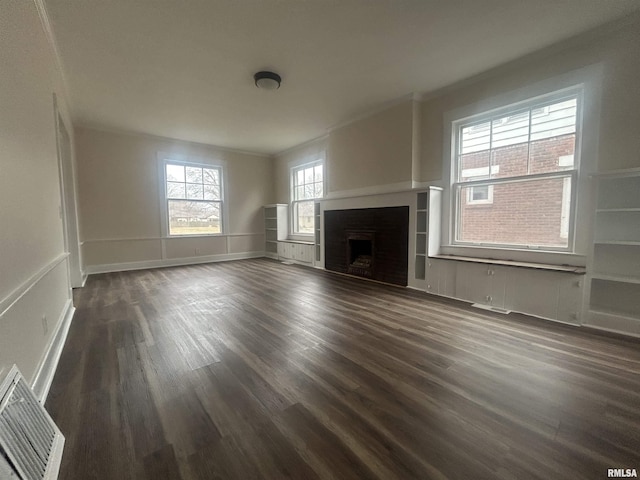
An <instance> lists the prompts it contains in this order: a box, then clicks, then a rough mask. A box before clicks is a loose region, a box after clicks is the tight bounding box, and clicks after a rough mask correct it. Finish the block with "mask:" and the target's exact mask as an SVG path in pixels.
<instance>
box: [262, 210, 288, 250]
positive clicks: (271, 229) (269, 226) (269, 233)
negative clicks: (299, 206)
mask: <svg viewBox="0 0 640 480" xmlns="http://www.w3.org/2000/svg"><path fill="white" fill-rule="evenodd" d="M286 238H287V205H286V204H282V203H277V204H273V205H265V206H264V239H265V245H264V250H265V254H266V256H267V257H270V258H278V241H279V240H286Z"/></svg>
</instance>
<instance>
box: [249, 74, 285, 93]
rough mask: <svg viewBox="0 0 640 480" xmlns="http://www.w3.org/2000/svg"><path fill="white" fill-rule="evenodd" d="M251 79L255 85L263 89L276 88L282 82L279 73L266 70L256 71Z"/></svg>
mask: <svg viewBox="0 0 640 480" xmlns="http://www.w3.org/2000/svg"><path fill="white" fill-rule="evenodd" d="M253 79H254V80H255V82H256V87H258V88H264V89H265V90H277V89H279V88H280V83H281V82H282V78H280V75H278V74H277V73H273V72H266V71H263V72H258V73H256V74H255V75H254V76H253Z"/></svg>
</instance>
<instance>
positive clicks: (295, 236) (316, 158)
mask: <svg viewBox="0 0 640 480" xmlns="http://www.w3.org/2000/svg"><path fill="white" fill-rule="evenodd" d="M315 165H322V197H321V198H324V197H325V196H326V194H327V168H326V161H325V153H324V151H322V152H319V153H318V154H317V155H309V156H305V157H304V158H302V159H298V160H294V161H292V162H289V239H291V240H300V241H309V240H310V239H313V238H314V237H315V232H314V233H296V232H294V225H295V218H294V212H295V204H296V203H298V201H294V191H293V189H294V182H293V173H294V172H295V171H296V170H299V169H303V168H308V167H310V166H315ZM321 198H320V199H321ZM311 200H313V201H318V200H319V199H318V198H316V199H309V200H302V201H305V202H306V201H311Z"/></svg>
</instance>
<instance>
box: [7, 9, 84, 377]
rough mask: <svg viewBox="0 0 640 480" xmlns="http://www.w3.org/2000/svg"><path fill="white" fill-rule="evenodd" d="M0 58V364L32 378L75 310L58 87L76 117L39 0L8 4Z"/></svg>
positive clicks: (64, 110) (64, 111) (64, 109)
mask: <svg viewBox="0 0 640 480" xmlns="http://www.w3.org/2000/svg"><path fill="white" fill-rule="evenodd" d="M0 65H2V67H1V68H0V112H1V113H0V371H6V370H7V369H8V367H10V366H11V365H12V364H13V363H17V365H18V367H19V368H20V370H21V371H22V373H23V375H25V377H26V378H27V379H28V380H31V381H33V380H34V379H35V376H36V373H37V372H38V370H39V367H40V366H41V365H42V362H43V360H44V358H45V355H46V353H47V351H48V349H49V347H50V345H51V342H52V339H53V338H54V335H55V333H56V332H57V329H58V327H59V326H61V325H62V322H63V320H64V318H65V315H66V314H67V313H68V312H70V311H71V310H70V308H71V291H70V288H69V283H68V273H67V272H68V259H67V257H66V255H65V254H64V245H63V238H64V237H63V230H62V228H63V227H62V219H61V216H60V213H59V209H60V205H61V195H60V187H59V180H58V158H57V146H56V129H55V116H54V106H53V94H54V93H56V94H57V97H58V108H59V109H60V113H61V115H62V117H63V119H64V121H65V122H66V124H67V125H68V126H69V125H71V122H70V121H69V113H68V110H67V107H66V104H65V98H64V89H63V86H62V85H63V84H62V79H61V75H60V72H59V71H58V70H57V68H56V66H57V64H56V61H55V55H54V51H53V49H52V47H51V44H50V43H49V41H48V36H47V34H46V31H45V28H44V26H43V23H42V20H41V17H40V15H39V12H38V8H37V6H36V2H34V1H26V0H25V1H18V2H3V3H2V7H1V8H0ZM69 133H70V134H71V135H73V132H69ZM43 316H44V317H46V323H47V326H46V328H44V327H43V320H42V319H43ZM1 375H2V374H1V373H0V376H1Z"/></svg>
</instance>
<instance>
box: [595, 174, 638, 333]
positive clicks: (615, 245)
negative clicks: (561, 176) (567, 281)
mask: <svg viewBox="0 0 640 480" xmlns="http://www.w3.org/2000/svg"><path fill="white" fill-rule="evenodd" d="M596 181H597V190H598V200H597V207H596V218H595V231H594V246H593V255H592V264H591V268H590V275H589V281H590V289H589V311H588V318H587V323H588V324H589V325H591V326H594V327H598V328H602V329H606V330H613V331H620V332H625V333H630V334H633V335H640V169H635V170H627V171H617V172H611V173H606V174H600V175H597V176H596Z"/></svg>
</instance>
